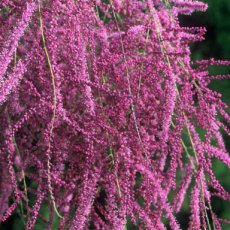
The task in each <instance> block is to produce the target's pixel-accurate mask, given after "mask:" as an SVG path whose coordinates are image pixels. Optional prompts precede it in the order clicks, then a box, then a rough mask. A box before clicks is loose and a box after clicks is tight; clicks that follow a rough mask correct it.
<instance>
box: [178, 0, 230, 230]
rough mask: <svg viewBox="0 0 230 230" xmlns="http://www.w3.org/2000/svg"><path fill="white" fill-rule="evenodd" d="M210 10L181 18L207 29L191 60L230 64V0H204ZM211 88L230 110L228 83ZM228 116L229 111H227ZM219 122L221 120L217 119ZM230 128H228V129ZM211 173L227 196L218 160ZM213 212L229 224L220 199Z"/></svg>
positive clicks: (228, 182) (229, 210)
mask: <svg viewBox="0 0 230 230" xmlns="http://www.w3.org/2000/svg"><path fill="white" fill-rule="evenodd" d="M203 1H204V2H207V3H208V5H209V7H208V10H207V11H206V12H205V13H201V12H196V13H193V14H192V15H190V16H182V17H180V23H181V25H182V26H202V27H206V28H207V33H206V36H205V41H202V42H197V43H194V44H191V46H190V47H191V51H192V60H197V59H198V60H200V59H209V58H212V57H214V58H215V59H219V60H224V59H228V60H230V0H206V1H205V0H203ZM209 72H210V74H211V75H215V74H230V66H229V67H211V68H209ZM210 88H211V89H213V90H216V91H218V92H220V93H221V94H222V100H223V101H224V102H225V103H227V104H228V105H229V106H230V79H226V80H214V81H213V82H212V83H211V84H210ZM228 112H230V109H228ZM220 119H221V118H220ZM228 127H229V125H228ZM223 137H224V140H225V144H226V147H227V150H228V152H230V138H229V137H228V136H227V135H226V134H225V133H223ZM213 167H214V173H215V175H216V177H217V178H218V180H219V181H220V183H221V184H222V185H223V186H224V188H225V189H226V190H227V191H228V192H230V174H229V169H228V168H227V167H226V166H225V165H224V164H222V163H220V162H219V161H217V160H214V161H213ZM212 208H213V210H214V212H215V213H216V214H217V216H218V217H220V218H223V219H227V220H230V203H229V202H226V201H222V200H221V199H217V198H214V199H212ZM188 214H189V206H188V204H187V205H185V206H184V210H183V213H181V216H182V218H183V217H184V218H183V219H182V218H181V219H182V220H181V221H182V225H183V226H182V228H183V227H184V228H183V229H186V225H187V222H188ZM222 227H223V229H224V230H230V225H227V224H223V225H222Z"/></svg>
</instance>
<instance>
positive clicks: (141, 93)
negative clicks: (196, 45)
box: [0, 0, 230, 230]
mask: <svg viewBox="0 0 230 230" xmlns="http://www.w3.org/2000/svg"><path fill="white" fill-rule="evenodd" d="M206 8H207V5H206V4H204V3H202V2H200V1H193V0H144V1H139V0H77V1H76V0H72V1H70V0H50V1H46V0H45V1H42V0H37V1H32V0H26V1H21V0H2V1H1V3H0V9H1V12H0V121H1V122H0V130H1V133H0V166H1V171H0V193H1V194H0V205H1V209H0V218H1V221H5V220H6V219H7V218H8V217H9V216H10V215H11V214H12V213H13V212H14V211H16V207H17V206H18V207H19V206H20V208H21V210H22V211H23V218H24V219H25V222H26V229H34V228H35V227H34V226H35V225H36V220H37V219H38V218H39V219H40V220H41V221H43V222H44V225H46V227H44V229H45V228H46V229H51V228H52V224H53V220H54V218H55V215H56V216H58V217H59V229H72V230H74V229H76V230H80V229H88V228H94V229H116V230H117V229H118V230H119V229H121V230H122V229H124V228H125V227H126V223H127V218H131V220H132V222H133V224H135V225H137V226H138V228H139V229H157V230H158V229H159V230H160V229H166V227H167V226H166V225H165V224H163V222H162V218H166V219H167V222H168V225H169V226H170V228H171V229H174V230H176V229H180V224H179V222H178V220H177V218H176V215H178V214H177V213H179V212H180V210H181V207H182V206H183V202H184V199H185V197H189V199H190V210H191V217H190V223H189V229H191V230H192V229H197V230H199V229H202V228H206V227H210V225H213V226H214V228H215V229H217V230H218V229H221V224H220V222H219V219H218V217H217V216H216V215H215V213H214V212H213V210H212V203H211V198H212V197H213V196H217V197H221V198H222V199H224V200H228V201H229V200H230V195H229V193H228V192H227V191H225V189H224V188H223V186H222V185H221V184H220V183H219V182H218V180H217V179H216V177H215V175H214V172H213V170H212V159H213V158H216V159H218V160H219V161H221V162H223V163H224V164H226V165H227V166H228V167H230V157H229V155H228V153H227V152H226V148H225V144H224V141H223V138H222V135H221V132H220V131H221V130H222V131H224V132H226V133H227V134H228V135H230V130H229V128H228V126H227V125H226V123H228V124H229V123H230V116H229V115H228V113H227V105H226V104H225V103H223V102H222V101H221V95H220V94H219V93H217V92H214V91H211V90H210V89H209V88H208V84H209V83H210V81H211V80H212V79H216V78H225V77H229V75H227V76H223V75H219V76H209V74H208V71H207V68H208V66H209V65H229V64H230V62H228V61H215V60H213V59H211V60H202V61H196V62H192V61H191V60H190V50H189V45H188V44H189V43H190V42H195V41H200V40H202V39H203V36H204V33H205V28H186V27H181V26H180V24H179V20H178V14H191V13H192V12H193V11H195V10H199V11H205V10H206ZM218 114H219V115H220V116H221V117H222V118H223V119H224V120H225V121H226V122H225V121H224V122H223V120H219V119H218V118H217V115H218ZM198 130H203V132H204V137H201V136H199V133H198ZM180 174H182V178H180V177H179V176H178V175H180ZM10 201H11V202H10ZM41 205H46V206H48V207H49V219H48V220H45V219H44V217H42V216H41V213H39V210H40V207H41Z"/></svg>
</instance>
